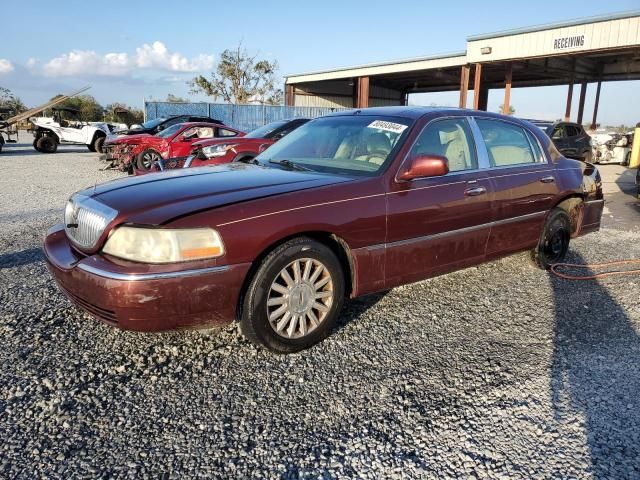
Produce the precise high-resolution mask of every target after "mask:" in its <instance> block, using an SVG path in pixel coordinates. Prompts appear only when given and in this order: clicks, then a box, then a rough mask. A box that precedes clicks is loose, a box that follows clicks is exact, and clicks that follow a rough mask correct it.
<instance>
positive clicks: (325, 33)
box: [0, 0, 640, 125]
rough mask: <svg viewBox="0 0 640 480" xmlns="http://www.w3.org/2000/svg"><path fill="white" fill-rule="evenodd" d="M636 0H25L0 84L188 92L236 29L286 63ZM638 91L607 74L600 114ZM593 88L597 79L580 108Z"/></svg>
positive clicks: (420, 100) (431, 97) (409, 47)
mask: <svg viewBox="0 0 640 480" xmlns="http://www.w3.org/2000/svg"><path fill="white" fill-rule="evenodd" d="M107 5H108V6H107ZM638 7H640V5H639V4H638V0H635V1H630V0H618V1H616V2H615V3H608V2H601V3H591V2H585V1H584V0H581V1H574V0H564V1H562V2H558V1H553V2H551V1H549V2H545V1H536V2H497V1H489V0H486V1H484V2H478V1H463V0H458V1H456V2H426V1H403V0H395V1H393V2H390V1H388V0H387V1H377V0H367V1H361V0H352V1H346V0H341V1H334V0H325V1H322V2H318V1H314V2H305V1H304V0H299V1H297V2H294V1H277V0H273V1H270V2H266V1H264V0H263V1H251V0H246V1H244V2H223V1H219V0H218V1H210V2H207V1H203V0H199V1H197V2H196V1H190V0H182V1H180V2H176V1H172V2H168V1H162V0H155V1H128V2H122V1H119V0H110V1H109V2H106V3H105V2H100V3H94V2H87V1H73V0H72V1H65V2H60V3H59V4H58V7H57V8H51V2H50V1H42V0H29V1H25V2H13V3H12V4H11V8H10V11H11V14H10V16H5V18H4V20H3V25H2V37H3V39H4V41H3V42H2V43H1V44H0V86H4V87H7V88H10V89H11V90H13V91H14V92H15V93H16V94H17V95H19V96H20V97H21V98H22V99H23V100H24V101H25V102H26V103H27V104H29V105H33V104H38V103H41V102H44V101H45V100H47V99H49V98H50V97H51V96H53V95H55V94H56V93H60V92H65V91H68V90H71V89H73V88H76V87H79V86H83V85H86V84H90V85H92V86H93V88H92V89H91V90H90V91H89V93H90V94H92V95H93V96H95V97H96V98H97V99H98V101H99V102H101V103H102V104H107V103H110V102H113V101H122V102H125V103H128V104H131V105H137V106H141V104H142V100H143V98H145V97H146V98H150V97H154V98H156V99H163V98H165V97H166V95H167V94H168V93H173V94H176V95H180V96H185V97H187V96H188V89H189V87H188V86H187V84H186V82H187V81H188V80H189V79H190V78H192V77H193V76H194V75H196V74H199V73H206V72H208V71H210V70H211V69H212V66H213V65H214V64H215V60H216V59H217V57H218V55H219V54H220V52H221V51H222V50H224V49H225V48H232V47H234V46H236V45H237V44H238V42H240V41H242V43H243V45H244V46H245V47H246V48H247V49H248V50H250V51H252V52H258V53H260V54H261V55H262V56H264V57H266V58H269V59H272V60H274V59H275V60H277V61H278V62H279V64H280V73H281V74H282V75H284V74H286V73H299V72H304V71H312V70H319V69H325V68H332V67H338V66H344V65H353V64H361V63H368V62H377V61H383V60H392V59H397V58H406V57H412V56H423V55H430V54H436V53H446V52H455V51H461V50H464V48H465V41H466V37H468V36H470V35H473V34H478V33H487V32H492V31H497V30H503V29H508V28H517V27H523V26H531V25H536V24H541V23H547V22H555V21H562V20H569V19H573V18H579V17H585V16H591V15H599V14H606V13H612V12H619V11H625V10H633V9H637V8H638ZM638 91H640V82H612V83H608V84H604V85H603V87H602V93H601V101H600V111H599V121H601V122H602V123H606V124H616V125H617V124H620V123H626V124H635V123H637V122H638V121H640V108H639V107H640V98H639V97H638V95H637V92H638ZM594 95H595V86H593V85H592V86H590V89H589V91H588V94H587V104H586V112H587V113H588V115H586V117H587V118H590V111H591V109H592V107H593V97H594ZM501 97H502V92H501V91H497V90H496V91H492V92H491V93H490V96H489V109H490V110H497V108H498V105H499V104H500V103H501V100H502V98H501ZM188 98H192V99H194V100H204V98H203V97H195V96H189V97H188ZM565 98H566V87H564V86H563V87H545V88H528V89H515V90H514V91H513V93H512V104H513V105H514V106H515V108H516V113H517V115H519V116H524V117H536V118H558V117H560V116H561V115H562V113H563V111H564V101H565ZM574 101H575V102H576V103H577V95H574ZM412 103H417V104H426V105H428V104H431V103H436V104H450V105H456V104H457V92H451V93H442V94H428V95H419V96H413V97H412ZM576 109H577V106H574V112H575V111H576Z"/></svg>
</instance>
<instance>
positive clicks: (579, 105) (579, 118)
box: [576, 80, 587, 125]
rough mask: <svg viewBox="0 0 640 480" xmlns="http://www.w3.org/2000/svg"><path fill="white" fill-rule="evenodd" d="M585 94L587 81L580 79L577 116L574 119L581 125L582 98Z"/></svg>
mask: <svg viewBox="0 0 640 480" xmlns="http://www.w3.org/2000/svg"><path fill="white" fill-rule="evenodd" d="M586 96H587V82H586V81H585V80H583V81H582V84H581V85H580V101H579V102H578V118H577V120H576V122H577V123H579V124H580V125H582V116H583V114H584V99H585V97H586Z"/></svg>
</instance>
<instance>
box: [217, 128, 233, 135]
mask: <svg viewBox="0 0 640 480" xmlns="http://www.w3.org/2000/svg"><path fill="white" fill-rule="evenodd" d="M217 130H218V133H217V134H216V137H235V136H237V135H238V133H237V132H234V131H233V130H227V129H226V128H218V129H217Z"/></svg>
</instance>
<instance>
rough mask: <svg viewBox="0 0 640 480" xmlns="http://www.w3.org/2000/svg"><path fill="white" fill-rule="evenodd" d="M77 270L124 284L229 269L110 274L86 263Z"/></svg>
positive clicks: (226, 266)
mask: <svg viewBox="0 0 640 480" xmlns="http://www.w3.org/2000/svg"><path fill="white" fill-rule="evenodd" d="M78 268H79V269H80V270H83V271H85V272H87V273H91V274H93V275H97V276H98V277H102V278H108V279H109V280H119V281H125V282H140V281H145V280H161V279H167V278H178V277H194V276H198V275H205V274H207V273H221V272H226V271H227V270H229V268H230V267H229V266H228V265H223V266H218V267H206V268H193V269H190V270H178V271H175V272H159V273H140V274H132V273H116V272H110V271H108V270H104V269H102V268H98V267H93V266H91V265H87V264H86V263H79V264H78Z"/></svg>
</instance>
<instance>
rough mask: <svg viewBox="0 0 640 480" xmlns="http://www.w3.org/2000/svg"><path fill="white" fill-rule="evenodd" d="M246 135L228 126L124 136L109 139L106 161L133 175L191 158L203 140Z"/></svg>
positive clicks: (195, 125) (181, 126)
mask: <svg viewBox="0 0 640 480" xmlns="http://www.w3.org/2000/svg"><path fill="white" fill-rule="evenodd" d="M243 135H244V132H241V131H240V130H236V129H234V128H231V127H227V126H226V125H225V126H223V125H218V124H212V123H204V122H188V123H177V124H175V125H172V126H170V127H168V128H166V129H164V130H161V131H160V132H159V133H157V134H155V135H148V134H140V135H124V136H120V137H111V138H109V139H107V141H106V142H105V144H104V151H105V160H106V161H107V162H111V164H112V166H113V167H117V168H118V169H120V170H122V171H128V172H129V173H133V171H134V169H139V170H143V171H148V170H149V169H150V168H151V166H152V165H153V164H154V163H155V162H157V161H158V160H161V159H168V158H174V157H185V156H187V155H188V154H189V153H190V152H191V147H192V145H193V143H194V142H197V141H199V140H204V139H208V138H219V137H225V138H233V137H241V136H243Z"/></svg>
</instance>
